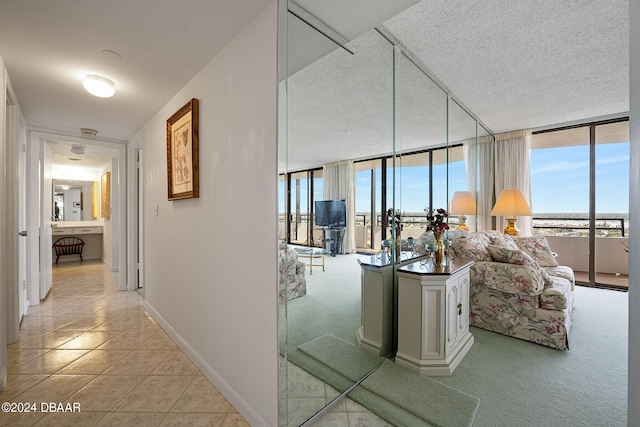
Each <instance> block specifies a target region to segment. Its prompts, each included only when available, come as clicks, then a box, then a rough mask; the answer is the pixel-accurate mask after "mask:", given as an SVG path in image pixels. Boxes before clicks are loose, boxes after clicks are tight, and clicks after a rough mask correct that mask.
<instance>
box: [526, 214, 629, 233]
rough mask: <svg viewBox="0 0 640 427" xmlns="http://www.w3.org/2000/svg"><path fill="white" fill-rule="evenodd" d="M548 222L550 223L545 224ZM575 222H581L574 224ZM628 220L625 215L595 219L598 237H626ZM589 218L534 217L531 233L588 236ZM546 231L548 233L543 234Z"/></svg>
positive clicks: (566, 216)
mask: <svg viewBox="0 0 640 427" xmlns="http://www.w3.org/2000/svg"><path fill="white" fill-rule="evenodd" d="M545 222H550V223H545ZM576 222H581V223H578V224H576ZM628 222H629V218H628V217H626V215H619V216H610V217H600V216H599V217H596V224H595V225H596V226H595V230H596V232H597V235H598V237H628V235H629V227H628ZM589 228H590V227H589V218H588V217H584V216H568V215H565V216H548V215H544V216H534V217H533V233H534V234H536V235H548V234H551V235H556V236H586V235H588V234H589ZM544 230H548V232H544Z"/></svg>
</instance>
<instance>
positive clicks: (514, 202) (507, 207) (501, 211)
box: [491, 188, 532, 216]
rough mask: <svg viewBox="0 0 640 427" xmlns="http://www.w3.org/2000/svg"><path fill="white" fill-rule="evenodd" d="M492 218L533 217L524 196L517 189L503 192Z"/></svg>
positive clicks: (494, 207)
mask: <svg viewBox="0 0 640 427" xmlns="http://www.w3.org/2000/svg"><path fill="white" fill-rule="evenodd" d="M491 215H492V216H531V215H532V213H531V208H530V207H529V203H528V202H527V199H525V198H524V194H522V191H520V190H519V189H517V188H509V189H506V190H502V191H501V192H500V195H499V196H498V200H496V204H495V205H494V206H493V210H492V211H491Z"/></svg>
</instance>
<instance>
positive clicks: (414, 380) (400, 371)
mask: <svg viewBox="0 0 640 427" xmlns="http://www.w3.org/2000/svg"><path fill="white" fill-rule="evenodd" d="M300 351H302V352H303V353H305V354H307V355H309V356H310V357H312V358H313V359H315V360H317V361H319V362H321V363H322V364H324V365H326V366H328V367H329V368H331V369H332V370H334V371H336V373H338V374H340V375H341V376H342V377H345V378H347V379H349V380H351V381H354V382H356V381H358V380H359V379H360V378H362V377H364V376H365V375H366V374H367V373H368V372H369V371H371V369H373V368H375V367H377V366H379V365H380V363H381V362H382V361H383V363H382V366H380V368H378V369H377V370H376V371H375V372H373V374H371V375H370V376H369V377H367V379H365V380H364V381H363V382H362V384H361V385H360V387H361V388H362V389H364V390H363V391H362V392H361V393H360V396H359V398H358V397H356V398H355V400H356V401H360V402H362V403H363V404H365V405H367V404H368V405H367V406H374V407H375V406H379V405H380V401H381V400H384V401H387V402H388V403H390V404H392V405H395V406H397V407H398V408H401V409H403V410H404V411H406V412H409V413H410V414H412V415H414V416H415V417H417V418H419V419H420V420H423V422H424V421H426V424H424V425H434V426H451V427H458V426H460V427H463V426H464V427H468V426H471V425H472V424H473V418H474V416H475V413H476V411H477V410H478V406H479V404H480V402H479V400H478V399H476V398H475V397H472V396H469V395H468V394H466V393H462V392H460V391H458V390H456V389H454V388H452V387H449V386H447V385H444V384H442V383H440V382H438V381H436V380H433V379H431V378H429V377H426V376H422V375H416V374H415V372H412V371H410V370H408V369H407V368H404V367H402V366H399V365H396V364H395V363H393V362H391V361H390V360H385V359H383V358H381V357H379V356H376V355H374V354H372V353H369V352H367V351H365V350H362V349H360V348H358V347H356V346H355V345H353V344H351V343H348V342H346V341H344V340H341V339H340V338H337V337H336V336H334V335H331V334H325V335H322V336H321V337H319V338H317V339H315V340H313V341H310V342H308V343H306V344H303V345H302V346H300ZM336 355H339V356H338V357H337V356H336ZM367 392H368V393H367ZM351 396H352V398H353V396H354V394H353V393H352V395H351ZM396 412H398V413H400V411H396ZM405 418H406V417H405ZM399 422H400V421H399ZM404 422H406V421H404Z"/></svg>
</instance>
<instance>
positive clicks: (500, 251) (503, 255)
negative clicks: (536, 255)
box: [487, 245, 553, 285]
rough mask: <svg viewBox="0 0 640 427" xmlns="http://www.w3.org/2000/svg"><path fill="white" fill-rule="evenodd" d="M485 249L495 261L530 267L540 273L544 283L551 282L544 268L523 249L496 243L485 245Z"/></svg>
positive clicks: (548, 283)
mask: <svg viewBox="0 0 640 427" xmlns="http://www.w3.org/2000/svg"><path fill="white" fill-rule="evenodd" d="M487 251H489V254H491V258H493V260H494V261H496V262H504V263H508V264H514V265H524V266H527V267H531V268H533V269H534V270H536V271H538V272H539V273H540V275H541V276H542V279H543V280H544V282H545V284H547V285H551V284H552V283H553V282H552V280H551V276H550V275H549V273H548V272H547V271H546V270H545V269H544V268H541V267H540V264H538V263H537V262H536V260H534V259H533V258H531V256H529V254H528V253H526V252H525V251H522V250H520V249H508V248H505V247H502V246H498V245H489V246H487Z"/></svg>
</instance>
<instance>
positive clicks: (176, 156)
mask: <svg viewBox="0 0 640 427" xmlns="http://www.w3.org/2000/svg"><path fill="white" fill-rule="evenodd" d="M167 181H168V187H169V200H179V199H190V198H193V197H199V196H200V184H199V176H198V100H197V99H196V98H193V99H191V100H190V101H189V102H187V103H186V104H185V105H184V106H183V107H182V108H180V109H179V110H178V111H176V112H175V113H174V114H173V115H172V116H171V117H169V119H168V120H167Z"/></svg>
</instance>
